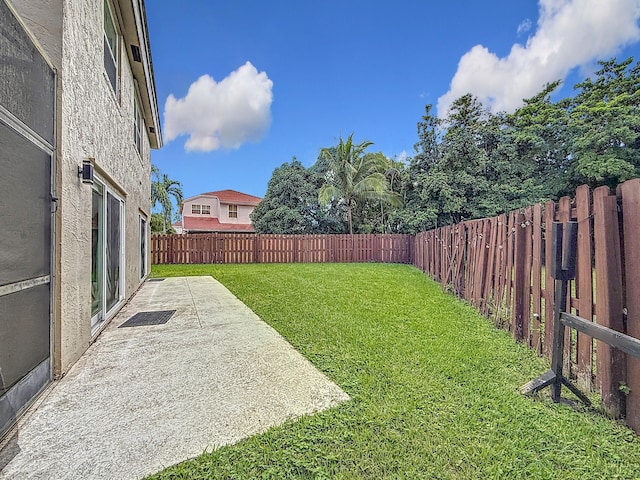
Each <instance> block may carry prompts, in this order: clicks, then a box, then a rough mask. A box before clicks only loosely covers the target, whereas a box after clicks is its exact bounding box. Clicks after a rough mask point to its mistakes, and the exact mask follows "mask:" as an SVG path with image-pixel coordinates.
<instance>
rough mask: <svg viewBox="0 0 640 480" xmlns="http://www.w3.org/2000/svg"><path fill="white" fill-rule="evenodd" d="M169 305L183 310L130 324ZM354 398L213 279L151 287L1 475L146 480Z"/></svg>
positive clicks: (42, 409)
mask: <svg viewBox="0 0 640 480" xmlns="http://www.w3.org/2000/svg"><path fill="white" fill-rule="evenodd" d="M158 310H176V313H175V314H174V315H173V316H172V317H171V319H170V320H169V321H168V322H167V323H165V324H162V325H153V326H139V327H127V328H118V327H119V326H120V325H121V324H122V323H124V322H125V321H126V320H127V319H129V318H130V317H131V316H133V315H134V314H135V313H137V312H143V311H158ZM347 399H348V396H347V394H346V393H344V392H343V391H342V390H341V389H340V388H339V387H338V386H337V385H335V384H333V383H332V382H331V381H329V380H328V379H327V378H326V377H325V376H324V375H323V374H322V373H320V372H319V371H318V370H317V369H316V368H315V367H313V365H311V363H309V362H308V361H307V360H306V359H305V358H304V357H303V356H302V355H300V354H299V353H298V352H297V351H296V350H294V349H293V348H292V347H291V346H290V345H289V344H288V343H287V342H286V340H284V338H282V337H281V336H280V335H279V334H278V333H277V332H276V331H275V330H273V329H272V328H271V327H269V326H268V325H267V324H266V323H264V322H263V321H262V320H260V319H259V318H258V317H257V316H256V315H255V314H254V313H253V312H252V311H251V310H250V309H249V308H248V307H247V306H246V305H244V304H243V303H242V302H240V300H238V299H237V298H236V297H235V296H234V295H233V294H231V292H229V290H227V289H226V288H225V287H224V286H223V285H221V284H220V283H219V282H217V281H216V280H214V279H213V278H211V277H180V278H168V279H164V280H162V281H147V282H146V283H145V284H144V285H143V286H142V288H141V289H140V290H139V291H138V293H137V294H136V295H135V296H134V298H133V299H132V300H131V301H130V302H129V304H128V305H126V306H125V307H124V308H123V309H122V311H121V312H120V313H119V314H118V315H117V316H116V318H114V320H113V321H112V322H111V324H110V325H109V326H108V327H107V328H106V329H105V331H104V332H103V333H102V334H101V335H100V337H99V338H98V340H97V341H96V342H95V344H93V345H92V346H91V347H90V348H89V350H88V351H87V353H86V354H85V355H84V356H83V357H82V358H81V359H80V360H79V361H78V363H77V364H76V365H74V366H73V368H72V369H71V370H70V371H69V373H68V374H67V375H66V376H65V377H64V378H63V379H61V380H60V381H58V382H56V383H55V384H54V385H52V386H51V387H50V388H49V390H48V392H47V393H46V394H45V396H44V398H42V399H41V400H40V401H39V403H38V405H37V407H35V408H32V410H31V412H29V413H28V414H27V415H26V416H25V418H24V419H23V420H22V421H21V422H20V424H19V425H18V430H17V435H16V436H15V437H14V438H13V439H12V440H11V442H10V444H9V445H8V446H7V447H6V448H5V449H3V451H2V452H1V453H0V467H2V465H5V466H4V468H3V469H2V471H0V479H13V478H16V479H17V478H19V479H31V478H33V479H35V478H38V479H40V478H42V479H45V478H46V479H49V478H55V479H93V478H95V479H134V478H140V477H143V476H145V475H148V474H151V473H154V472H156V471H158V470H160V469H162V468H163V467H167V466H169V465H172V464H175V463H178V462H180V461H182V460H186V459H188V458H191V457H194V456H197V455H199V454H201V453H202V452H204V451H205V450H209V451H210V450H211V449H213V448H215V447H218V446H221V445H224V444H230V443H234V442H237V441H239V440H241V439H242V438H245V437H247V436H250V435H253V434H255V433H259V432H262V431H264V430H266V429H268V428H269V427H271V426H274V425H278V424H281V423H283V422H285V421H286V420H289V419H293V418H296V417H299V416H301V415H305V414H312V413H314V412H317V411H320V410H323V409H326V408H328V407H331V406H335V405H337V404H338V403H340V402H342V401H344V400H347ZM3 456H4V458H3ZM7 462H8V463H7Z"/></svg>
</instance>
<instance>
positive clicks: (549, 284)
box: [542, 202, 556, 357]
mask: <svg viewBox="0 0 640 480" xmlns="http://www.w3.org/2000/svg"><path fill="white" fill-rule="evenodd" d="M555 211H556V204H555V203H553V202H547V203H545V205H544V224H545V229H544V230H545V241H544V244H545V275H544V278H545V283H544V341H543V343H542V353H543V354H544V355H545V356H546V357H551V348H552V343H553V311H554V305H555V300H554V299H555V289H554V288H553V285H554V283H553V282H554V280H553V277H552V276H551V262H552V261H553V253H552V248H551V247H552V243H553V238H552V237H551V229H552V226H553V219H554V217H555Z"/></svg>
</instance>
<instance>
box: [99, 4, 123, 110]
mask: <svg viewBox="0 0 640 480" xmlns="http://www.w3.org/2000/svg"><path fill="white" fill-rule="evenodd" d="M103 1H104V7H103V12H104V19H103V23H102V33H103V36H104V46H103V48H104V49H105V51H104V52H103V55H104V57H105V60H106V57H107V55H109V56H110V57H111V60H112V61H113V64H114V66H115V79H114V83H112V82H111V77H110V76H109V73H108V71H107V65H106V61H104V60H103V63H105V65H104V69H105V74H106V76H107V80H108V82H109V85H111V88H112V89H113V93H114V94H115V95H116V98H117V97H118V94H119V93H120V89H119V84H120V33H119V32H118V25H117V22H116V16H115V15H114V10H113V7H112V6H111V2H110V1H109V0H103ZM107 14H108V17H107ZM108 20H111V22H110V23H111V24H112V25H113V31H114V32H115V42H116V44H115V45H111V42H110V41H109V37H108V36H107V30H106V28H105V27H106V24H107V21H108ZM114 49H115V52H114V51H113V50H114Z"/></svg>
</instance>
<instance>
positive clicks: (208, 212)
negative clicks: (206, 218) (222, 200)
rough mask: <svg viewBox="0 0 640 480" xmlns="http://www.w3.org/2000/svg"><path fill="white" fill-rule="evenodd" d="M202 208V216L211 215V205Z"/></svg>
mask: <svg viewBox="0 0 640 480" xmlns="http://www.w3.org/2000/svg"><path fill="white" fill-rule="evenodd" d="M200 208H201V211H200V214H201V215H211V205H202V206H201V207H200Z"/></svg>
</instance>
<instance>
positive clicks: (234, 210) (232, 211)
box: [229, 205, 238, 218]
mask: <svg viewBox="0 0 640 480" xmlns="http://www.w3.org/2000/svg"><path fill="white" fill-rule="evenodd" d="M229 218H238V206H237V205H229Z"/></svg>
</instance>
